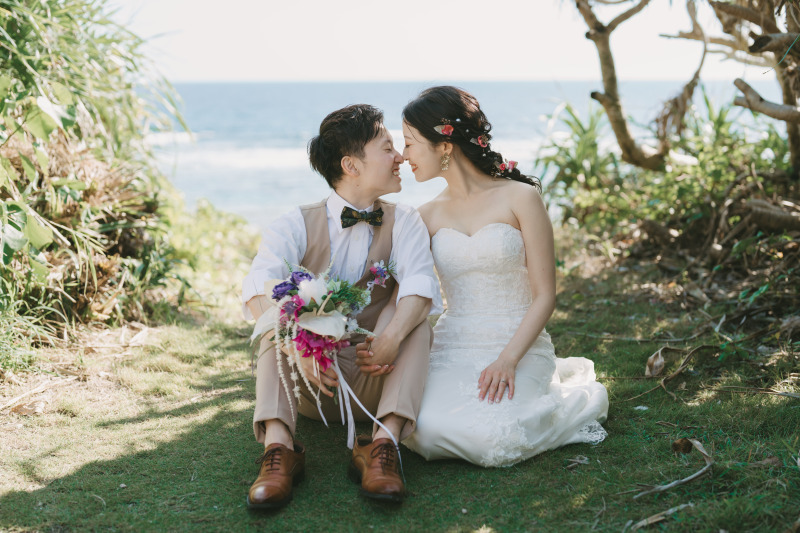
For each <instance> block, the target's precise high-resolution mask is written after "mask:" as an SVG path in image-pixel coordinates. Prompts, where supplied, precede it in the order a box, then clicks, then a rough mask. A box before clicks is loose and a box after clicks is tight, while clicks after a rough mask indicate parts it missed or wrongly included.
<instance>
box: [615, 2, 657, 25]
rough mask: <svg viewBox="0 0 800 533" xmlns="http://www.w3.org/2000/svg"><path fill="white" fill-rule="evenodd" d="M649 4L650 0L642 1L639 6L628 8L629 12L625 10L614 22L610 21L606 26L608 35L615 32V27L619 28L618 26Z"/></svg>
mask: <svg viewBox="0 0 800 533" xmlns="http://www.w3.org/2000/svg"><path fill="white" fill-rule="evenodd" d="M649 3H650V0H642V1H641V2H639V5H637V6H634V7H632V8H630V9H629V10H627V11H626V12H624V13H622V14H620V15H618V16H617V17H616V18H615V19H614V20H612V21H611V22H610V23H609V24H608V33H611V32H612V31H614V30H616V29H617V26H619V25H620V24H622V23H623V22H625V21H626V20H628V19H629V18H631V17H632V16H634V15H635V14H636V13H638V12H639V11H641V10H642V9H644V8H646V7H647V4H649Z"/></svg>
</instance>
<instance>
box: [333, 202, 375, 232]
mask: <svg viewBox="0 0 800 533" xmlns="http://www.w3.org/2000/svg"><path fill="white" fill-rule="evenodd" d="M359 222H366V223H367V224H371V225H373V226H380V225H381V224H383V209H381V208H380V207H379V208H378V209H376V210H375V211H373V212H372V213H367V212H365V211H364V212H362V211H356V210H355V209H353V208H351V207H347V206H345V207H344V209H342V228H349V227H350V226H355V225H356V224H358V223H359Z"/></svg>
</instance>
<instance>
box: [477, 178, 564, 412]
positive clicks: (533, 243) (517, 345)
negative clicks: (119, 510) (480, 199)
mask: <svg viewBox="0 0 800 533" xmlns="http://www.w3.org/2000/svg"><path fill="white" fill-rule="evenodd" d="M520 185H521V187H517V186H516V184H515V186H514V187H510V188H509V189H512V190H513V194H510V195H509V196H507V198H509V202H511V208H512V210H513V212H514V215H515V216H516V217H517V220H518V221H519V225H520V231H521V232H522V240H523V242H524V244H525V259H526V263H527V267H528V279H529V281H530V286H531V297H532V301H531V306H530V307H529V308H528V311H527V313H525V316H524V317H523V319H522V322H521V323H520V325H519V328H517V331H516V332H515V333H514V335H513V337H511V340H510V341H509V343H508V344H507V345H506V347H505V348H504V349H503V351H502V352H501V353H500V355H499V356H498V357H497V360H496V361H495V362H494V363H492V364H491V365H489V366H488V367H486V369H485V370H484V371H483V372H482V373H481V376H480V379H479V380H478V386H479V387H480V393H479V397H480V399H481V400H483V399H484V398H488V401H489V402H490V403H492V402H499V401H500V400H501V399H502V397H503V393H504V392H505V391H506V390H508V398H509V399H511V398H513V396H514V374H515V370H516V368H517V364H518V363H519V361H520V360H521V359H522V357H523V356H524V355H525V354H526V353H527V352H528V350H529V349H530V347H531V346H532V345H533V343H534V342H536V339H537V337H538V336H539V333H541V332H542V330H543V329H544V326H545V324H547V321H548V320H549V319H550V315H552V314H553V309H554V308H555V302H556V273H555V251H554V245H553V226H552V224H551V223H550V217H549V216H548V215H547V208H546V207H545V205H544V202H543V201H542V197H541V196H540V195H539V193H538V191H537V190H536V189H535V188H534V187H531V186H528V185H523V184H520Z"/></svg>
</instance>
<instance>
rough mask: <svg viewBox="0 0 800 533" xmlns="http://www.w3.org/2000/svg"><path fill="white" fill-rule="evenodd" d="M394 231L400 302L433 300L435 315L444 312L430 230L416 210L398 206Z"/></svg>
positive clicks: (398, 297) (393, 251)
mask: <svg viewBox="0 0 800 533" xmlns="http://www.w3.org/2000/svg"><path fill="white" fill-rule="evenodd" d="M395 213H396V215H395V223H394V230H393V231H392V253H391V261H392V262H393V263H394V265H395V269H396V271H397V276H396V278H397V283H398V285H399V289H398V293H397V300H398V301H399V300H400V298H403V297H404V296H409V295H416V296H422V297H423V298H430V299H431V310H430V314H431V315H438V314H441V313H442V311H443V306H442V294H441V292H440V291H439V281H438V280H437V278H436V274H435V273H434V271H433V255H431V239H430V236H429V235H428V228H426V227H425V223H424V222H423V221H422V217H421V216H420V215H419V213H418V212H417V210H416V209H414V208H412V207H409V206H405V205H398V206H397V208H396V210H395Z"/></svg>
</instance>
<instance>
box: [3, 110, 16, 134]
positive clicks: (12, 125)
mask: <svg viewBox="0 0 800 533" xmlns="http://www.w3.org/2000/svg"><path fill="white" fill-rule="evenodd" d="M3 126H5V127H6V131H8V134H9V135H11V134H12V133H14V132H15V131H17V128H19V124H17V122H16V121H15V120H14V119H13V118H12V117H10V116H9V115H6V116H4V117H3Z"/></svg>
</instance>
